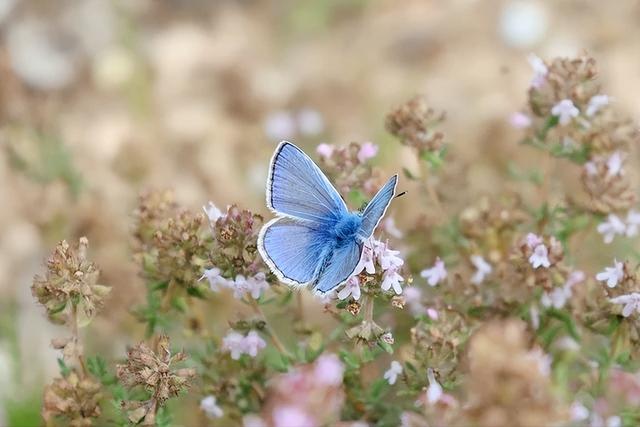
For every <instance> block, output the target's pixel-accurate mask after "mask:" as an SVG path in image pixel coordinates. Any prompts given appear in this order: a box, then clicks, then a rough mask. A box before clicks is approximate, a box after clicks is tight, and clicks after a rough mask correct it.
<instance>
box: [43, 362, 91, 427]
mask: <svg viewBox="0 0 640 427" xmlns="http://www.w3.org/2000/svg"><path fill="white" fill-rule="evenodd" d="M101 389H102V387H101V386H100V384H99V383H98V382H96V381H95V380H94V379H92V378H90V377H81V376H79V375H78V374H77V373H76V372H74V371H71V372H70V373H69V374H68V375H67V376H65V377H61V378H56V379H55V380H54V381H53V383H51V384H49V385H48V386H47V387H46V388H45V390H44V398H43V406H42V417H43V418H44V419H45V421H47V423H50V422H51V421H52V419H53V418H60V417H62V418H64V419H65V420H66V422H67V423H68V424H67V425H69V426H71V427H87V426H92V425H93V423H94V419H95V418H97V417H99V416H100V414H101V411H100V399H101V398H102V393H101Z"/></svg>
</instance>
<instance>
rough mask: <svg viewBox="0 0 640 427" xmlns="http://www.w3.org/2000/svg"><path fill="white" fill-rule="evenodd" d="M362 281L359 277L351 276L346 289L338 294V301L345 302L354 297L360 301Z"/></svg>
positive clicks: (345, 286)
mask: <svg viewBox="0 0 640 427" xmlns="http://www.w3.org/2000/svg"><path fill="white" fill-rule="evenodd" d="M360 295H361V292H360V279H359V278H358V276H351V277H350V278H349V280H347V282H346V283H345V284H344V287H343V288H342V289H340V292H338V299H339V300H345V299H347V298H349V296H352V297H353V299H354V300H356V301H358V300H359V299H360Z"/></svg>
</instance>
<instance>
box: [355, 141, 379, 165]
mask: <svg viewBox="0 0 640 427" xmlns="http://www.w3.org/2000/svg"><path fill="white" fill-rule="evenodd" d="M376 154H378V146H377V145H375V144H373V143H371V142H365V143H364V144H362V146H361V147H360V151H358V160H359V161H360V163H364V162H366V161H367V160H369V159H372V158H374V157H375V156H376Z"/></svg>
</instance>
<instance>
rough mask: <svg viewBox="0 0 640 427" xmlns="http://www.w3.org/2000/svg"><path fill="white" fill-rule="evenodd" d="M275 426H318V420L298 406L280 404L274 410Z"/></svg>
mask: <svg viewBox="0 0 640 427" xmlns="http://www.w3.org/2000/svg"><path fill="white" fill-rule="evenodd" d="M273 426H274V427H294V426H295V427H317V426H318V424H317V423H316V420H314V419H313V417H312V416H311V415H309V414H308V413H306V412H305V411H304V410H303V409H301V408H298V407H297V406H293V405H287V406H279V407H277V408H275V409H274V410H273Z"/></svg>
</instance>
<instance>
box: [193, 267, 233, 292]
mask: <svg viewBox="0 0 640 427" xmlns="http://www.w3.org/2000/svg"><path fill="white" fill-rule="evenodd" d="M205 278H206V279H207V280H208V281H209V288H211V290H212V291H214V292H218V291H219V290H220V287H228V286H229V280H228V279H225V278H224V277H222V275H221V274H220V269H219V268H216V267H213V268H208V269H205V270H204V273H203V274H202V277H200V279H199V280H202V279H205Z"/></svg>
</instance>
